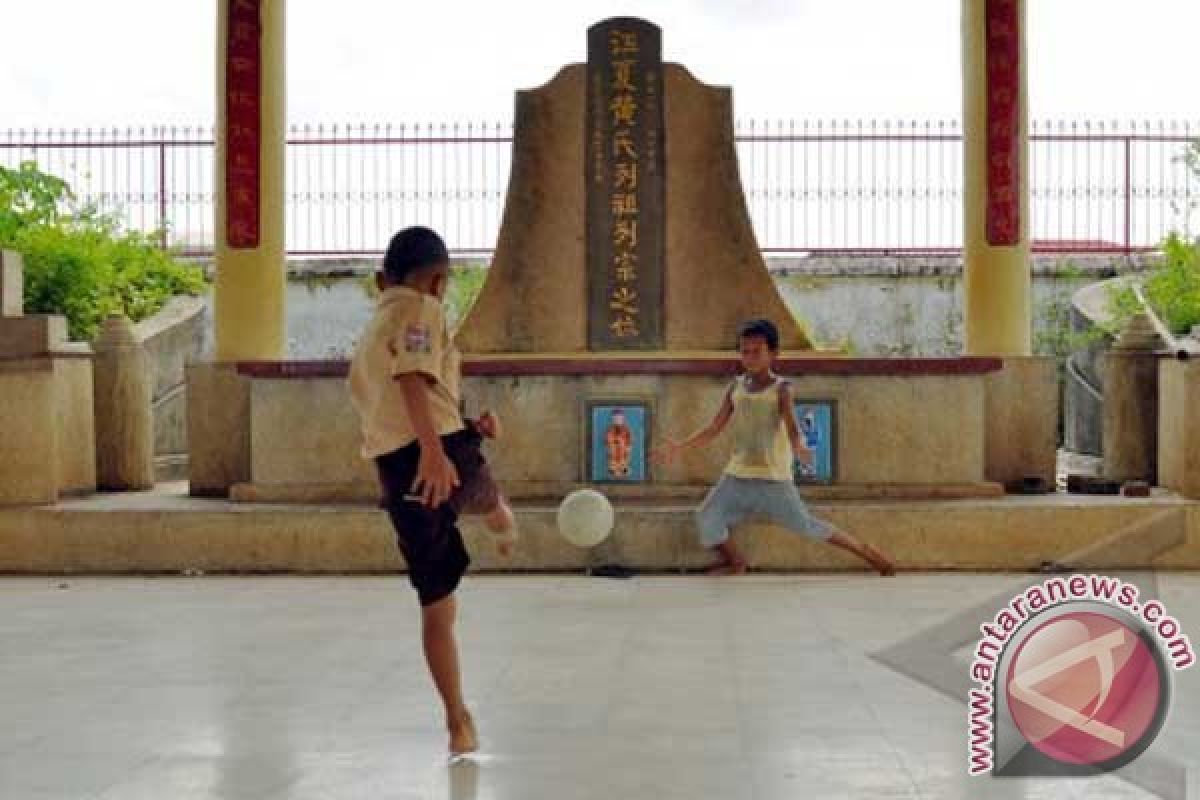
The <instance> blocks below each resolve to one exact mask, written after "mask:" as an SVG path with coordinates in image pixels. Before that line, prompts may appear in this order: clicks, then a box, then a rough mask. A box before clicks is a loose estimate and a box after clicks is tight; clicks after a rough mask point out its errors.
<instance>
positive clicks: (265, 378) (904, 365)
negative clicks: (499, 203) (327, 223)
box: [189, 18, 1057, 502]
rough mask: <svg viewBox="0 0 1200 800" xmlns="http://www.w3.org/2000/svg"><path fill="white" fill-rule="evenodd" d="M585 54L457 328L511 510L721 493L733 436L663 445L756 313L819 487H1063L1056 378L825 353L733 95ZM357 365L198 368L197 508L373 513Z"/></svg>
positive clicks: (547, 112) (547, 89)
mask: <svg viewBox="0 0 1200 800" xmlns="http://www.w3.org/2000/svg"><path fill="white" fill-rule="evenodd" d="M587 42H588V62H587V64H573V65H570V66H567V67H565V68H564V69H562V70H561V71H560V72H559V73H558V74H557V75H556V76H555V77H554V79H553V80H551V81H550V82H549V83H548V84H546V85H545V86H543V87H541V88H538V89H534V90H529V91H521V92H518V93H517V98H516V113H515V126H514V134H513V137H514V140H513V158H512V174H511V178H510V182H509V189H508V197H507V200H506V205H505V212H504V219H503V224H502V226H501V231H500V234H499V238H498V241H497V243H496V253H495V258H494V260H493V262H492V265H491V269H490V271H489V274H488V278H487V281H486V283H485V285H484V287H483V289H482V291H481V294H480V296H479V298H478V301H477V302H476V304H475V306H474V307H473V308H472V309H471V311H470V313H469V314H468V315H467V318H466V319H465V320H464V322H463V324H462V326H461V327H460V329H459V331H458V332H457V339H458V342H459V346H460V347H461V349H462V350H463V352H464V354H465V356H466V357H465V363H464V373H465V378H466V379H465V382H464V393H465V395H466V398H467V405H468V413H472V414H474V413H478V412H479V411H481V410H483V409H490V410H492V411H494V412H496V413H497V414H498V415H499V416H500V418H501V419H502V420H503V421H504V425H505V438H504V439H503V441H501V442H499V443H496V444H495V445H493V446H491V447H490V449H489V458H490V459H491V461H492V463H493V467H494V470H495V472H496V474H497V477H498V478H499V479H500V480H501V481H502V482H503V484H504V486H505V489H506V491H507V492H508V493H509V494H510V495H511V496H514V497H516V498H554V497H558V496H561V494H562V493H563V492H565V491H568V490H570V489H571V488H574V487H576V486H580V485H587V484H591V483H596V482H601V481H602V482H604V483H605V484H606V486H605V491H607V492H609V493H610V494H611V495H613V496H614V497H617V498H618V499H619V498H621V497H622V496H635V497H650V498H664V497H675V498H679V497H686V498H694V497H697V496H698V495H699V493H700V491H702V489H703V488H704V487H706V486H708V485H711V484H712V483H713V482H714V481H715V480H716V479H717V477H718V476H719V474H720V471H721V469H722V467H723V465H724V462H725V460H726V458H727V453H728V451H727V445H726V444H725V443H719V444H718V445H717V446H715V447H713V448H710V449H709V450H708V451H706V452H702V453H696V454H695V455H694V456H689V457H688V458H686V459H684V460H683V461H682V462H681V463H679V464H676V465H673V466H670V467H663V468H658V467H654V466H652V465H650V464H649V462H648V460H647V455H648V451H649V449H650V448H652V447H653V445H654V444H655V443H656V442H658V441H661V440H662V438H663V437H668V436H669V437H681V436H683V435H686V434H688V433H691V432H692V431H694V430H696V429H697V428H699V427H700V426H701V425H703V424H705V423H706V422H707V421H708V419H709V418H710V417H711V415H712V413H713V412H714V410H715V409H716V408H717V407H718V405H719V403H720V401H721V398H722V396H723V393H724V391H725V389H726V387H727V386H728V384H729V381H730V380H731V379H732V378H733V377H734V376H735V375H736V373H737V368H738V362H737V358H736V355H735V353H734V346H735V340H736V332H737V330H738V327H739V326H740V325H741V324H742V323H743V322H744V321H745V320H747V319H751V318H757V317H766V318H769V319H771V320H773V321H774V322H775V323H776V324H777V325H778V326H779V328H780V330H781V335H782V346H783V348H784V353H783V354H782V358H781V360H780V362H779V370H780V372H781V373H783V374H785V375H788V376H789V377H791V378H793V380H794V385H795V391H796V394H797V396H798V397H799V398H803V399H806V400H812V401H821V402H823V403H825V404H826V405H827V407H828V408H829V409H830V410H831V417H832V418H836V429H835V430H826V431H824V432H823V433H824V435H825V439H824V441H825V443H826V444H825V446H826V447H828V448H830V453H829V459H828V461H829V463H830V465H831V469H832V470H833V472H832V474H831V475H829V476H827V481H826V485H823V486H815V487H813V488H811V489H809V490H807V491H809V492H810V493H812V494H817V495H823V496H830V495H832V496H842V495H850V496H855V495H867V496H891V495H900V496H913V495H916V496H964V495H966V496H970V495H988V494H996V493H998V492H999V491H1000V485H999V483H1000V482H1002V481H1004V480H1009V479H1011V478H1014V477H1020V476H1024V475H1028V474H1039V475H1043V476H1044V477H1045V478H1046V479H1047V480H1048V481H1052V479H1053V469H1054V451H1055V419H1056V416H1055V414H1056V412H1055V409H1056V403H1057V387H1056V383H1055V380H1054V371H1053V364H1049V366H1048V368H1043V367H1042V365H1041V364H1037V363H1027V364H1026V363H1024V362H1021V361H1020V360H1019V359H1017V360H1013V363H1015V364H1017V366H1018V367H1020V369H1021V371H1020V373H1019V376H1018V379H1014V380H1016V383H1015V384H1013V383H1012V382H1011V381H1008V380H1007V379H1006V378H1005V377H1004V376H1005V374H1006V370H1007V364H1008V360H1002V359H998V358H950V359H856V358H846V357H844V356H843V355H841V354H838V353H829V352H824V353H822V352H820V351H817V350H815V349H814V348H813V344H812V342H811V341H809V339H808V337H807V336H806V335H805V331H804V329H803V327H802V326H801V325H800V324H799V323H798V322H797V321H796V320H795V319H794V318H793V316H792V314H791V313H790V311H789V310H788V308H787V306H786V305H785V303H784V301H783V299H782V298H781V297H780V295H779V293H778V291H777V290H776V288H775V285H774V283H773V281H772V279H771V276H770V275H769V274H768V271H767V268H766V265H765V263H764V261H763V258H762V255H761V253H760V251H759V248H758V244H757V242H756V241H755V236H754V231H753V229H752V227H751V223H750V218H749V214H748V212H747V208H746V202H745V198H744V195H743V192H742V187H741V182H740V179H739V174H738V162H737V155H736V151H735V147H734V135H733V110H732V93H731V91H730V90H729V89H727V88H717V87H711V86H707V85H705V84H703V83H701V82H699V81H697V80H696V79H695V78H694V77H692V76H691V75H690V74H689V73H688V71H687V70H686V69H685V68H684V67H682V66H680V65H677V64H669V63H663V62H662V59H661V51H662V45H661V42H662V38H661V33H660V31H659V29H658V28H657V27H655V26H654V25H652V24H650V23H649V22H646V21H643V20H638V19H628V18H619V19H609V20H605V21H603V22H601V23H599V24H597V25H595V26H594V27H592V28H591V30H590V31H589V32H588V37H587ZM405 222H406V224H407V223H412V224H416V223H421V222H423V220H420V219H412V220H406V221H405ZM1022 364H1024V365H1023V366H1022ZM346 368H347V365H346V363H345V362H340V361H339V362H266V363H264V362H254V363H242V364H202V365H196V366H195V367H193V370H192V374H191V379H190V386H189V417H190V422H189V439H190V447H191V457H192V461H191V480H192V491H193V493H196V494H226V493H230V494H232V496H234V497H235V498H238V499H243V500H263V501H268V500H270V501H297V502H328V501H337V500H360V499H367V498H371V497H373V496H374V495H375V492H376V489H375V478H374V475H373V472H372V468H371V465H370V464H367V463H364V462H363V461H362V460H361V459H360V458H359V456H358V443H359V435H358V427H357V420H356V419H355V417H354V414H353V412H352V410H351V408H350V404H349V402H348V398H347V393H346V388H345V385H344V380H343V378H344V376H345V374H346ZM1010 384H1012V385H1010ZM1005 392H1007V393H1008V394H1005ZM993 396H994V397H993ZM1016 396H1020V397H1021V398H1022V400H1023V402H1024V403H1026V404H1027V405H1026V407H1037V408H1041V407H1042V404H1044V410H1042V411H1039V413H1038V416H1037V418H1036V419H1034V420H1029V419H1027V418H1024V417H1016V416H1014V415H1012V414H1005V413H1000V411H999V410H1002V409H1004V408H1008V407H1010V406H1011V399H1012V398H1013V397H1016ZM1043 415H1044V418H1043ZM992 416H995V418H996V419H997V420H999V423H998V426H999V427H998V428H997V427H996V426H993V425H992V424H991V423H990V422H989V418H990V417H992ZM993 428H996V429H995V430H993Z"/></svg>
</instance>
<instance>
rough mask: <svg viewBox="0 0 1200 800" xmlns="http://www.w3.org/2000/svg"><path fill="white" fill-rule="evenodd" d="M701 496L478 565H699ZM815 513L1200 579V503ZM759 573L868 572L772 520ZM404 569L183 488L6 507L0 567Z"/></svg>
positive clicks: (947, 561) (315, 510)
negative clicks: (598, 535) (589, 536)
mask: <svg viewBox="0 0 1200 800" xmlns="http://www.w3.org/2000/svg"><path fill="white" fill-rule="evenodd" d="M693 509H694V505H693V504H692V503H691V502H686V503H685V502H658V503H633V502H623V503H618V504H617V523H616V530H615V532H614V534H613V537H612V539H610V540H609V541H608V542H606V543H605V544H604V545H602V546H601V547H599V548H596V549H594V550H590V551H588V550H578V549H575V548H573V547H571V546H569V545H567V544H566V543H565V542H563V540H562V539H561V538H560V537H559V536H558V534H557V532H556V531H555V529H554V509H553V506H551V505H547V504H536V503H535V504H519V506H518V517H519V520H520V525H521V529H522V533H523V538H522V543H521V546H520V548H519V549H518V552H517V556H516V557H515V558H514V559H513V560H512V561H511V562H503V561H501V560H499V559H498V558H497V557H496V556H495V555H494V551H493V549H492V547H491V543H490V541H488V539H487V534H486V532H485V531H484V530H483V528H482V525H481V524H480V523H479V522H477V521H473V520H467V521H465V522H464V531H465V533H466V534H467V538H468V546H469V548H470V550H471V552H472V554H473V557H474V569H475V570H477V571H483V572H491V571H529V572H533V571H548V572H554V571H573V570H580V569H585V568H588V567H594V566H599V565H601V564H620V565H623V566H627V567H631V568H634V569H637V570H641V571H682V570H691V569H697V568H700V567H703V566H704V565H706V564H707V563H708V562H709V558H710V556H709V554H708V553H706V552H704V551H703V550H702V549H701V548H700V547H699V546H698V544H697V543H696V536H695V529H694V525H693ZM813 510H814V511H815V512H816V513H817V514H820V515H822V516H824V517H827V518H828V519H830V520H832V521H833V522H834V523H836V524H838V525H841V526H844V527H846V528H847V529H849V530H852V531H853V532H854V533H855V534H856V535H858V536H860V537H861V538H863V539H865V540H867V541H870V542H874V543H876V544H879V545H881V546H883V547H886V548H887V549H888V550H889V551H890V552H891V553H892V554H893V555H894V556H895V557H896V559H897V562H898V564H899V566H900V568H901V569H903V570H909V571H914V570H975V571H1029V570H1036V569H1037V568H1038V567H1039V566H1041V565H1042V564H1043V562H1047V561H1066V562H1068V563H1069V564H1070V565H1071V566H1072V567H1075V568H1080V569H1106V570H1107V569H1151V568H1155V569H1200V503H1197V502H1194V501H1188V500H1185V499H1182V498H1180V497H1179V496H1177V495H1175V494H1172V493H1169V492H1165V491H1156V492H1155V494H1154V496H1152V497H1150V498H1146V499H1134V498H1123V497H1087V496H1074V495H1063V494H1058V495H1047V496H1040V497H1021V496H1010V497H999V498H990V499H969V500H938V501H929V500H926V501H901V500H887V501H880V500H872V501H857V502H816V503H814V504H813ZM737 537H738V541H739V543H741V544H742V546H743V547H744V548H745V552H746V555H747V556H748V558H749V561H750V564H751V567H752V568H753V569H756V570H766V571H836V570H857V569H861V566H860V565H858V564H857V563H856V562H855V561H853V560H852V559H851V558H849V557H847V556H845V555H844V554H843V553H842V552H841V551H838V550H836V549H834V548H832V547H828V546H825V545H819V544H814V543H812V542H809V541H807V540H805V539H802V538H800V537H798V536H795V535H792V534H789V533H786V532H784V531H780V530H778V529H775V528H772V527H770V526H765V525H754V524H751V525H747V526H745V527H744V528H743V529H741V530H739V531H738V533H737ZM402 569H403V564H402V562H401V560H400V557H399V555H398V554H397V552H396V549H395V547H394V545H393V543H392V534H391V530H390V527H389V524H388V521H387V518H386V516H385V515H384V514H383V513H382V512H380V511H378V510H376V509H374V508H372V507H370V506H366V505H363V506H298V505H263V504H247V503H236V502H231V501H229V500H225V499H216V498H195V497H189V496H188V495H187V487H186V485H184V484H164V485H160V487H159V488H158V489H157V490H155V491H153V492H145V493H131V494H119V495H96V496H94V497H90V498H80V499H74V500H67V501H63V502H60V503H58V504H55V505H49V506H41V507H29V508H20V509H8V510H0V573H9V574H105V573H132V574H142V573H179V572H186V571H189V570H197V571H203V572H208V573H350V574H355V573H392V572H398V571H402Z"/></svg>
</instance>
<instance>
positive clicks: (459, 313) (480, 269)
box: [359, 264, 487, 328]
mask: <svg viewBox="0 0 1200 800" xmlns="http://www.w3.org/2000/svg"><path fill="white" fill-rule="evenodd" d="M486 280H487V268H486V267H485V266H484V265H483V264H458V265H455V266H453V267H451V268H450V286H449V287H448V289H447V291H446V318H447V319H448V320H449V322H450V327H451V328H456V327H458V325H459V324H460V323H461V322H462V321H463V320H464V319H466V316H467V312H468V311H470V310H471V306H473V305H475V300H476V299H477V298H478V297H479V292H480V291H482V290H483V283H484V281H486ZM359 286H361V287H362V290H363V292H365V293H366V295H367V297H370V298H372V299H374V298H376V297H378V295H379V290H378V288H376V286H375V275H374V273H372V274H370V275H364V276H363V277H362V278H361V279H360V280H359Z"/></svg>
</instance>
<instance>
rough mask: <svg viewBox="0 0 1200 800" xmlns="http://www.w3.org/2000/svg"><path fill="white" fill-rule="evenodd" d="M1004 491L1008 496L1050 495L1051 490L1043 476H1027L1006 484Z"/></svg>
mask: <svg viewBox="0 0 1200 800" xmlns="http://www.w3.org/2000/svg"><path fill="white" fill-rule="evenodd" d="M1004 491H1005V492H1007V493H1008V494H1049V493H1050V491H1051V489H1050V486H1049V485H1048V484H1047V483H1046V480H1045V479H1044V478H1043V477H1042V476H1040V475H1026V476H1025V477H1023V478H1017V479H1016V480H1012V481H1008V482H1007V483H1005V484H1004Z"/></svg>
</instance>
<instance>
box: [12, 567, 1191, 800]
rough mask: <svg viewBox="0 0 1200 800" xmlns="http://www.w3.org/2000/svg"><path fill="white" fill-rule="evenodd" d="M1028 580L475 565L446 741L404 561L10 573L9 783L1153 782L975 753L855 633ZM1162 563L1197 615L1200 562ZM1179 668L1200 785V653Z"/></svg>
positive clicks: (913, 627) (944, 612)
mask: <svg viewBox="0 0 1200 800" xmlns="http://www.w3.org/2000/svg"><path fill="white" fill-rule="evenodd" d="M1022 580H1023V579H1022V577H1021V576H995V575H991V576H975V575H941V576H902V577H900V578H897V579H895V580H881V579H876V578H869V577H865V576H864V577H843V576H839V577H818V576H803V577H801V576H794V577H793V576H762V577H750V578H738V579H724V580H722V579H706V578H676V577H647V578H638V579H634V580H631V581H611V580H605V579H600V578H582V577H491V578H471V579H469V580H468V582H467V584H466V586H465V588H464V590H463V593H462V600H463V625H462V640H463V648H464V656H465V661H466V670H467V682H468V687H469V694H470V696H471V699H472V702H473V705H474V708H475V712H476V717H477V719H478V721H479V724H480V728H481V731H482V733H483V735H484V737H485V749H484V753H483V754H482V755H480V756H479V757H477V758H474V759H471V760H466V761H462V762H459V763H456V764H447V763H446V761H445V759H443V758H442V756H441V749H442V747H443V745H444V742H443V737H442V735H441V732H440V730H439V724H438V723H439V716H438V713H437V710H436V708H435V705H434V702H433V698H432V694H431V690H430V689H429V686H428V683H427V678H426V676H425V671H424V665H423V662H422V659H421V655H420V652H419V649H418V646H417V636H416V632H417V627H416V622H417V619H416V613H415V608H414V603H413V599H412V597H411V595H410V592H409V591H408V589H407V587H406V585H405V583H404V581H403V579H402V578H332V579H329V578H195V579H184V578H161V579H147V580H139V579H92V578H89V579H78V580H76V579H69V580H61V579H60V580H55V579H29V578H26V579H17V578H11V579H2V580H0V798H3V800H49V799H50V798H54V799H55V800H65V799H67V798H69V799H70V800H143V799H144V800H197V799H198V798H238V799H239V800H241V799H242V798H244V799H245V800H290V799H291V798H296V799H297V800H301V799H304V800H307V799H308V798H312V799H313V800H317V799H323V798H328V800H335V799H336V800H366V799H368V798H369V799H370V800H376V799H378V800H417V799H418V798H420V799H421V800H430V799H433V798H436V800H541V799H542V798H546V799H553V800H558V799H559V798H562V799H563V800H574V799H575V798H579V800H592V799H593V798H595V799H597V800H599V798H606V799H608V798H611V799H612V800H640V799H641V798H648V799H651V800H672V798H680V799H681V800H682V799H683V798H687V800H700V799H703V798H713V800H736V799H737V798H757V799H760V800H767V799H769V798H780V799H783V798H788V799H789V800H791V799H792V798H824V797H829V798H856V797H864V798H916V797H921V798H972V800H975V799H976V798H993V797H995V798H1054V799H1055V800H1058V798H1089V800H1090V799H1091V798H1118V797H1119V798H1126V797H1128V798H1135V797H1153V796H1155V795H1151V794H1149V793H1148V792H1146V791H1144V790H1142V789H1139V788H1137V787H1136V786H1134V785H1133V784H1131V783H1128V782H1126V781H1125V780H1123V779H1121V778H1118V777H1115V776H1106V777H1104V778H1100V779H1090V780H1086V781H1066V780H1039V781H1030V780H1022V781H1001V780H994V779H988V778H979V779H975V778H968V777H967V776H966V774H965V760H966V744H965V734H964V728H965V725H964V716H965V712H964V710H963V707H962V706H961V704H959V703H957V702H955V701H952V700H950V699H948V698H947V697H945V696H943V695H941V694H938V693H936V692H934V691H933V690H931V689H929V688H927V687H925V686H922V685H920V684H918V683H916V682H914V681H913V680H911V679H909V678H907V677H904V676H902V675H899V674H897V673H896V672H893V671H892V670H890V669H889V668H888V667H886V666H883V665H882V664H880V663H879V662H878V661H876V660H875V659H873V658H872V657H871V654H872V653H877V652H878V651H880V650H881V649H883V648H886V647H888V646H889V645H891V644H893V643H896V642H898V641H901V640H905V639H908V638H911V637H913V636H915V635H917V634H919V632H920V631H922V630H924V629H928V628H929V627H930V626H932V625H935V624H936V623H938V622H939V621H940V620H943V619H945V618H947V617H948V616H950V615H951V614H952V613H953V611H955V610H956V609H962V608H964V607H967V606H969V605H972V604H974V603H978V602H982V601H987V600H989V598H999V597H1000V595H1001V593H1003V592H1005V591H1010V590H1016V589H1017V588H1019V587H1020V586H1021V585H1022ZM60 585H61V586H62V587H64V588H60ZM1158 585H1159V589H1160V592H1161V597H1162V599H1163V600H1164V601H1165V603H1166V605H1167V607H1168V608H1169V609H1170V611H1171V612H1172V613H1174V614H1175V615H1176V616H1177V617H1178V618H1179V619H1180V620H1181V622H1182V623H1183V625H1184V630H1185V632H1191V633H1193V635H1194V636H1196V637H1197V639H1198V640H1200V576H1188V575H1162V576H1159V577H1158ZM996 602H997V604H998V603H999V602H1000V601H999V599H997V601H996ZM980 621H981V622H982V621H983V620H980ZM963 658H964V659H965V656H963ZM963 663H964V666H963V671H964V673H965V671H966V667H965V660H964V662H963ZM1175 696H1176V701H1175V705H1174V709H1173V711H1172V717H1171V719H1170V721H1169V722H1168V726H1167V729H1166V730H1165V731H1164V733H1163V734H1162V736H1161V737H1160V738H1159V740H1158V742H1157V743H1156V744H1155V745H1154V749H1153V750H1152V753H1155V754H1156V755H1157V756H1159V757H1160V758H1161V759H1163V760H1169V761H1174V762H1176V763H1179V764H1184V765H1189V766H1191V767H1192V768H1193V769H1192V772H1193V774H1192V776H1191V777H1190V778H1189V780H1190V782H1191V791H1192V794H1191V796H1192V797H1197V798H1200V789H1198V784H1197V779H1196V777H1195V774H1196V773H1200V744H1198V742H1200V669H1197V670H1193V671H1190V672H1185V673H1181V674H1179V675H1178V676H1177V683H1176V693H1175Z"/></svg>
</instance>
